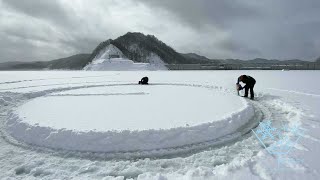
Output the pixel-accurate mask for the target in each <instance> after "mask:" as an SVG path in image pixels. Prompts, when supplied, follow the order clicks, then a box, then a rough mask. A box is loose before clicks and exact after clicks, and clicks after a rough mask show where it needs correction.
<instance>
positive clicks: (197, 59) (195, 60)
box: [181, 53, 220, 64]
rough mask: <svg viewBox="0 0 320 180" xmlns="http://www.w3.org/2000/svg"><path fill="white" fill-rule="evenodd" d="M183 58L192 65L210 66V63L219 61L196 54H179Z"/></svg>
mask: <svg viewBox="0 0 320 180" xmlns="http://www.w3.org/2000/svg"><path fill="white" fill-rule="evenodd" d="M181 55H182V56H183V57H184V58H186V59H188V61H189V62H192V64H199V63H200V64H211V63H220V61H219V60H214V59H209V58H207V57H205V56H201V55H198V54H196V53H187V54H181Z"/></svg>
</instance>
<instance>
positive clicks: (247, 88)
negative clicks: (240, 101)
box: [244, 83, 255, 99]
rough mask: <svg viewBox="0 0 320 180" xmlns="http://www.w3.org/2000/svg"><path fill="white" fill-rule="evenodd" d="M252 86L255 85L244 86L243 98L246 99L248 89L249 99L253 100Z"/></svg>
mask: <svg viewBox="0 0 320 180" xmlns="http://www.w3.org/2000/svg"><path fill="white" fill-rule="evenodd" d="M254 85H255V83H254V84H246V86H245V87H244V90H245V93H244V97H248V91H249V89H250V98H251V99H254V91H253V88H254Z"/></svg>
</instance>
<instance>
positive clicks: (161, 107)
mask: <svg viewBox="0 0 320 180" xmlns="http://www.w3.org/2000/svg"><path fill="white" fill-rule="evenodd" d="M253 114H254V113H253V109H252V107H251V106H250V105H249V104H248V103H247V102H246V101H245V100H243V99H240V98H237V97H235V96H232V95H230V94H228V93H225V92H223V91H220V90H217V89H212V88H205V87H199V86H189V85H172V84H171V85H170V84H167V85H149V86H141V85H113V86H106V87H93V88H83V89H77V90H69V91H63V92H60V93H53V94H48V95H46V96H42V97H39V98H35V99H32V100H31V101H29V102H27V103H25V104H23V105H22V106H20V107H19V108H18V109H17V111H16V112H15V114H14V115H12V116H11V120H9V123H8V127H9V130H10V131H11V132H12V134H13V136H15V137H16V138H18V139H22V140H23V141H26V142H27V143H32V144H38V145H40V146H45V147H53V148H59V149H67V150H76V151H90V152H120V151H121V152H126V151H137V150H154V149H161V148H172V147H179V146H184V145H188V144H194V143H200V142H204V141H209V140H212V139H215V138H219V137H222V136H224V135H227V134H229V133H231V132H233V131H235V130H236V129H237V128H239V127H240V126H242V125H243V124H245V123H246V122H247V121H248V120H249V119H250V118H251V117H252V116H253ZM22 129H25V132H24V133H15V132H16V131H17V130H19V131H21V130H22Z"/></svg>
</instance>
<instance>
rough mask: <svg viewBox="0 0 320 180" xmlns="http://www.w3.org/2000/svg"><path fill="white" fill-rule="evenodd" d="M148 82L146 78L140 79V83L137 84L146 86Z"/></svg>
mask: <svg viewBox="0 0 320 180" xmlns="http://www.w3.org/2000/svg"><path fill="white" fill-rule="evenodd" d="M148 82H149V78H148V77H143V78H142V79H141V81H139V84H143V85H146V84H148Z"/></svg>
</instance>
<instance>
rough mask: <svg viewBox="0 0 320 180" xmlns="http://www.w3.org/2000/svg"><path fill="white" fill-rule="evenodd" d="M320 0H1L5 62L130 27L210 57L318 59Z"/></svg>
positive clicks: (71, 47)
mask: <svg viewBox="0 0 320 180" xmlns="http://www.w3.org/2000/svg"><path fill="white" fill-rule="evenodd" d="M319 9H320V1H318V0H306V1H300V0H283V1H277V0H268V1H251V0H232V1H231V0H223V1H221V0H198V1H195V0H163V1H158V0H122V1H118V0H91V1H85V0H72V1H70V0H56V1H38V0H24V1H20V0H2V1H1V0H0V28H1V31H0V40H1V41H0V62H1V61H14V60H24V61H31V60H51V59H55V58H59V57H65V56H69V55H73V54H76V53H90V52H92V50H93V49H94V48H95V47H96V46H97V45H98V44H99V43H100V42H102V41H104V40H106V39H109V38H113V39H114V38H117V37H118V36H121V35H123V34H125V33H126V32H129V31H130V32H132V31H138V32H143V33H145V34H153V35H155V36H157V37H158V38H159V39H160V40H162V41H164V42H165V43H167V44H168V45H170V46H172V47H173V48H174V49H176V50H177V51H179V52H183V53H187V52H195V53H199V54H201V55H206V56H208V57H209V58H241V59H253V58H256V57H263V58H280V59H292V58H301V59H305V60H313V59H316V57H318V56H319V55H320V52H319V49H320V36H319V32H320V20H319V18H318V17H320V12H319Z"/></svg>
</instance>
